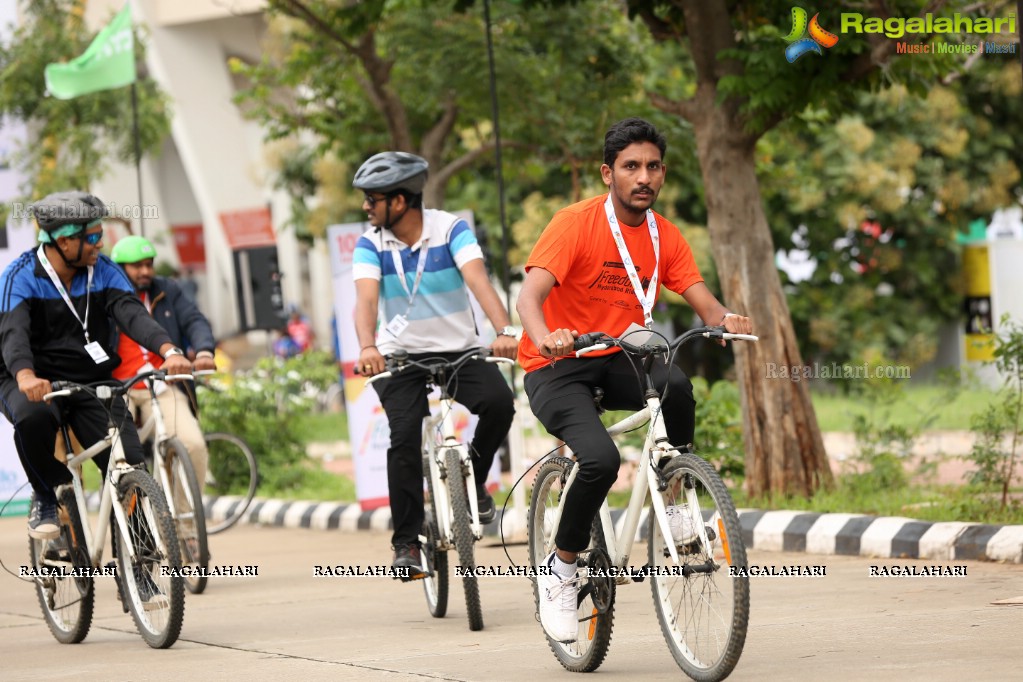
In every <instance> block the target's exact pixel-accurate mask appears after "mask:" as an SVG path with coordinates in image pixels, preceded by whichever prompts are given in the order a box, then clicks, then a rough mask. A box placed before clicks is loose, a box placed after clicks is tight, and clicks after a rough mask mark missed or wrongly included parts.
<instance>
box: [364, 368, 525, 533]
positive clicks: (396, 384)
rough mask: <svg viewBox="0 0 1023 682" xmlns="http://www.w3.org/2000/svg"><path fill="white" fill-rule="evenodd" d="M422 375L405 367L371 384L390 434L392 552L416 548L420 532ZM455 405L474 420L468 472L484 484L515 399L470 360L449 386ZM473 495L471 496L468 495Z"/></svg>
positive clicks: (425, 403) (493, 371) (496, 375)
mask: <svg viewBox="0 0 1023 682" xmlns="http://www.w3.org/2000/svg"><path fill="white" fill-rule="evenodd" d="M461 355H462V353H419V354H409V357H410V358H411V359H412V360H425V359H427V358H444V359H446V360H455V359H457V358H458V357H460V356H461ZM426 378H427V373H426V372H424V371H423V370H421V369H418V368H415V367H410V368H408V369H405V370H403V371H402V372H400V373H399V374H397V375H395V376H393V377H391V378H389V379H381V380H380V381H377V382H374V383H373V388H375V389H376V392H377V395H379V396H380V403H381V405H383V408H384V412H385V413H386V414H387V422H388V425H389V426H390V429H391V445H390V447H388V448H387V491H388V494H389V495H390V503H391V519H392V522H393V524H394V533H393V535H392V536H391V544H393V545H394V546H395V547H397V546H400V545H407V544H411V543H418V541H419V533H420V531H421V530H422V528H423V517H424V514H423V503H424V500H423V454H422V446H423V434H422V430H423V419H424V418H425V417H426V416H427V415H429V414H430V403H429V399H428V398H427V396H428V392H427V386H426ZM449 390H450V393H451V396H452V397H453V398H454V399H455V401H456V402H458V403H461V404H462V405H464V406H465V407H466V408H467V409H468V410H469V411H470V412H471V413H473V414H475V415H477V416H478V417H479V423H478V424H477V425H476V434H475V436H474V437H473V439H472V443H471V445H470V447H471V452H472V456H473V457H472V465H473V467H472V470H473V474H474V475H475V477H476V483H477V485H483V483H484V481H486V476H487V473H488V472H489V471H490V466H491V465H492V464H493V463H494V453H496V452H497V448H498V447H500V445H501V443H502V442H503V441H504V438H505V436H507V435H508V429H509V428H510V427H511V423H512V419H513V418H514V416H515V400H514V398H513V396H512V392H511V389H510V388H509V387H508V384H507V382H505V380H504V377H503V376H502V375H501V372H500V371H498V369H497V366H496V365H494V364H493V363H488V362H484V361H482V360H471V361H469V362H468V363H466V364H465V365H464V366H463V367H462V369H461V370H459V372H458V374H457V375H456V376H455V377H454V379H453V380H452V381H451V383H450V389H449ZM470 494H472V491H470Z"/></svg>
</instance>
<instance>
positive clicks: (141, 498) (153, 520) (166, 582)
mask: <svg viewBox="0 0 1023 682" xmlns="http://www.w3.org/2000/svg"><path fill="white" fill-rule="evenodd" d="M115 504H119V505H120V506H121V509H122V511H123V512H124V516H125V519H126V521H127V526H128V537H127V538H126V537H124V535H123V534H122V533H121V532H120V528H119V526H118V524H114V533H115V535H116V538H117V543H116V544H117V568H118V579H119V581H120V585H121V597H122V599H124V601H125V603H126V604H127V606H128V610H129V611H130V612H131V617H132V620H134V621H135V627H136V628H137V629H138V631H139V634H140V635H142V639H144V640H145V641H146V644H148V645H149V646H151V647H153V648H154V649H166V648H168V647H170V646H171V645H173V644H174V642H176V641H177V639H178V635H179V634H180V633H181V623H182V621H183V620H184V617H185V587H184V580H183V579H182V577H181V572H182V571H181V553H180V548H179V545H178V537H177V533H175V532H174V519H172V518H171V514H170V509H168V507H167V501H166V500H165V499H164V496H163V493H162V492H160V489H159V487H157V485H156V481H154V480H153V478H152V477H151V476H150V475H149V474H147V473H146V472H144V471H129V472H128V473H126V474H124V475H123V476H121V480H120V481H118V484H117V500H116V501H115ZM157 539H159V541H157ZM132 553H134V554H135V556H134V558H132Z"/></svg>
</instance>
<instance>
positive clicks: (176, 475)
mask: <svg viewBox="0 0 1023 682" xmlns="http://www.w3.org/2000/svg"><path fill="white" fill-rule="evenodd" d="M163 448H164V453H163V461H164V464H165V466H166V467H167V483H168V485H169V486H170V489H169V490H168V491H165V493H166V495H167V496H168V497H169V498H170V502H172V503H173V505H174V507H173V508H174V530H175V531H177V534H178V542H180V543H181V564H182V565H183V566H187V567H189V568H190V569H192V572H194V573H204V572H205V570H206V569H207V568H208V567H209V565H210V549H209V543H208V542H207V539H206V512H205V511H204V510H203V506H202V490H201V489H200V488H199V481H198V480H196V478H195V468H194V467H193V466H192V459H191V457H189V455H188V450H187V449H186V448H185V446H184V444H183V443H182V442H181V441H180V440H178V439H177V438H171V439H169V440H166V441H164V443H163ZM206 581H207V578H206V576H205V575H190V576H185V587H187V588H188V591H189V592H191V593H192V594H202V592H203V590H205V589H206Z"/></svg>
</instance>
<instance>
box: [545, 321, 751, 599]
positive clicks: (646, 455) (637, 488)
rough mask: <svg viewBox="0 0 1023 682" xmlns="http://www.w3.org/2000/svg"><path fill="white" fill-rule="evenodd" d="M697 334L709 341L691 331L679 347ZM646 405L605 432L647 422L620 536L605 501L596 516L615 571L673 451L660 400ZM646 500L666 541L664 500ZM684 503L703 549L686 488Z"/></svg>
mask: <svg viewBox="0 0 1023 682" xmlns="http://www.w3.org/2000/svg"><path fill="white" fill-rule="evenodd" d="M697 334H699V335H701V336H704V337H709V334H707V333H704V332H699V331H698V330H693V331H691V332H689V333H688V334H686V335H684V336H683V337H682V340H681V342H680V343H684V342H685V341H686V340H688V339H689V338H692V336H695V335H697ZM719 338H723V339H725V340H731V339H742V340H752V341H756V340H757V337H755V336H751V335H747V334H732V333H722V334H721V335H720V337H719ZM600 348H607V346H606V345H603V344H600V345H594V346H591V347H589V348H586V349H582V350H580V351H579V352H577V353H576V355H577V356H580V355H583V354H585V353H586V352H588V351H589V350H596V349H600ZM647 385H648V387H649V386H650V378H649V374H647ZM646 403H647V405H646V407H644V408H643V409H641V410H639V411H638V412H636V413H634V414H632V415H630V416H628V417H626V418H625V419H623V420H621V421H620V422H618V423H616V424H613V425H611V426H610V427H608V429H607V432H608V434H609V435H610V436H611V437H612V438H613V437H614V436H616V435H619V434H621V433H624V432H626V431H628V430H630V429H632V428H635V427H636V426H638V425H640V424H642V423H643V422H644V421H646V420H647V419H649V420H650V426H649V427H648V428H647V434H646V439H645V441H644V442H643V453H642V455H641V456H640V460H639V465H638V468H637V473H638V474H639V475H637V476H636V477H635V479H634V482H633V484H632V494H631V496H630V498H629V505H628V507H627V508H626V510H625V517H624V519H623V522H622V527H621V532H620V533H616V532H615V528H614V523H613V522H612V521H611V510H610V507H609V506H608V503H607V498H605V499H604V502H603V503H602V504H601V505H600V512H599V514H600V521H601V524H602V526H603V529H604V541H605V543H606V547H607V553H608V557H609V559H610V562H611V565H612V566H614V567H615V568H625V565H626V563H627V562H628V560H629V556H630V554H631V552H632V545H633V543H634V542H635V540H636V530H637V529H638V528H639V520H640V517H641V516H642V513H643V507H644V505H645V502H646V498H647V494H648V493H653V492H654V491H656V490H658V489H659V488H660V487H661V480H660V472H659V470H658V468H657V465H658V464H659V463H660V462H661V460H662V459H666V458H670V457H671V456H672V452H673V450H674V448H668V447H665V446H666V444H668V433H667V429H666V428H665V426H664V420H663V419H661V418H660V417H661V399H660V397H659V396H658V395H657V394H656V392H654V391H650V392H648V394H647V398H646ZM578 471H579V467H572V471H571V473H569V475H568V480H567V481H566V482H565V487H564V492H563V493H562V495H561V499H560V500H558V507H557V511H556V512H555V516H554V526H553V527H554V528H558V527H559V526H560V524H561V514H562V510H563V508H564V504H565V499H566V498H567V497H568V496H567V495H566V494H565V493H567V492H568V489H569V488H570V487H571V485H572V483H574V482H575V477H576V474H577V473H578ZM650 499H651V502H652V507H653V514H654V518H655V519H656V520H657V525H658V527H659V528H660V532H661V536H662V537H666V538H670V537H671V527H670V526H669V524H668V516H667V511H666V509H665V507H664V500H663V499H662V498H661V496H660V495H653V494H651V495H650ZM686 503H687V506H688V507H689V513H690V514H691V515H692V518H693V519H696V520H697V521H699V522H698V523H694V524H693V526H694V527H695V528H696V530H697V534H698V537H699V539H700V541H701V543H703V546H705V547H707V546H710V543H709V541H708V536H707V526H706V525H705V524H704V523H703V514H702V512H701V511H700V502H699V498H698V495H697V494H696V491H695V490H694V489H692V488H690V487H687V488H686ZM554 538H555V534H554V533H552V534H551V536H550V538H549V539H548V540H547V542H546V543H545V553H549V552H552V551H553V550H554ZM668 552H669V554H670V555H671V559H672V561H673V562H675V563H678V562H679V557H678V549H677V548H676V547H675V546H674V545H673V544H671V543H669V544H668ZM623 573H627V572H623ZM618 581H619V582H622V583H624V582H630V581H631V578H630V577H628V576H627V575H626V576H624V577H622V576H621V575H620V576H619V577H618Z"/></svg>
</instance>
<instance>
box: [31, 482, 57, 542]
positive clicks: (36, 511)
mask: <svg viewBox="0 0 1023 682" xmlns="http://www.w3.org/2000/svg"><path fill="white" fill-rule="evenodd" d="M28 535H29V537H31V538H35V539H36V540H55V539H56V538H57V537H58V536H59V535H60V525H59V522H58V521H57V498H55V497H53V496H52V495H43V494H40V493H33V494H32V507H31V509H29V512H28Z"/></svg>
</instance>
